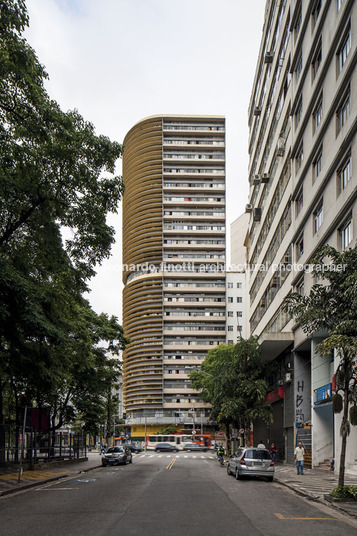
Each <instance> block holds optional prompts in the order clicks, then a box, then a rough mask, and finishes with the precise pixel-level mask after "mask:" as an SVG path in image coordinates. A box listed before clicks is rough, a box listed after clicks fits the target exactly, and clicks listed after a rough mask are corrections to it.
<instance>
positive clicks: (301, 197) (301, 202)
mask: <svg viewBox="0 0 357 536" xmlns="http://www.w3.org/2000/svg"><path fill="white" fill-rule="evenodd" d="M303 206H304V192H303V189H302V188H301V190H300V192H299V193H298V195H297V197H296V214H300V211H301V210H302V207H303Z"/></svg>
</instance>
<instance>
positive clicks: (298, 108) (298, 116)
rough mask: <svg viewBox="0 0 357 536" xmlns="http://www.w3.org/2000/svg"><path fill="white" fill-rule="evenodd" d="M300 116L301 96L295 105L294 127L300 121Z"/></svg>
mask: <svg viewBox="0 0 357 536" xmlns="http://www.w3.org/2000/svg"><path fill="white" fill-rule="evenodd" d="M301 117H302V97H301V98H300V100H299V103H298V105H297V107H296V112H295V129H296V128H297V127H298V124H299V123H300V121H301Z"/></svg>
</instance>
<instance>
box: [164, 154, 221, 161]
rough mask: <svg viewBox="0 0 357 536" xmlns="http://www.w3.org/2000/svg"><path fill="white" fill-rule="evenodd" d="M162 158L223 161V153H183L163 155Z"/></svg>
mask: <svg viewBox="0 0 357 536" xmlns="http://www.w3.org/2000/svg"><path fill="white" fill-rule="evenodd" d="M164 158H174V159H176V158H177V159H182V160H189V159H194V160H211V159H213V160H224V153H223V152H222V153H201V152H199V153H189V152H183V153H168V152H165V153H164Z"/></svg>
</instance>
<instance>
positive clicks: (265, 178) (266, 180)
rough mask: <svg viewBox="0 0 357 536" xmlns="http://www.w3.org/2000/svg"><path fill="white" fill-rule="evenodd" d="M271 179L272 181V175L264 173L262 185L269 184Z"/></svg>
mask: <svg viewBox="0 0 357 536" xmlns="http://www.w3.org/2000/svg"><path fill="white" fill-rule="evenodd" d="M269 179H270V173H263V175H262V178H261V182H262V184H266V183H267V182H269Z"/></svg>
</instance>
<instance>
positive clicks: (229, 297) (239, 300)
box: [227, 296, 243, 303]
mask: <svg viewBox="0 0 357 536" xmlns="http://www.w3.org/2000/svg"><path fill="white" fill-rule="evenodd" d="M227 301H228V303H233V302H234V298H233V296H228V297H227ZM236 301H237V303H242V302H243V298H242V296H237V298H236Z"/></svg>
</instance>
